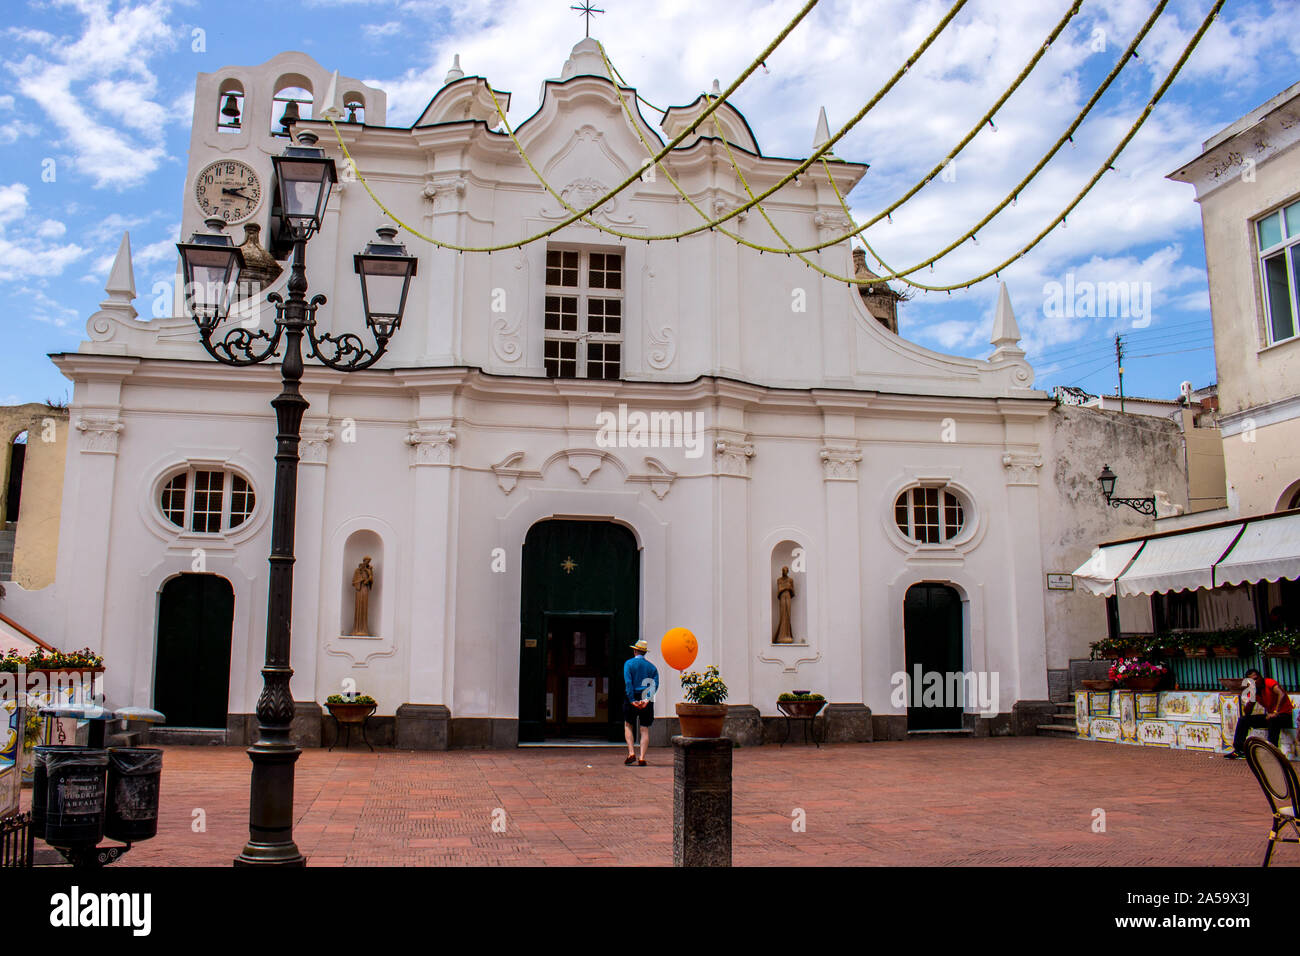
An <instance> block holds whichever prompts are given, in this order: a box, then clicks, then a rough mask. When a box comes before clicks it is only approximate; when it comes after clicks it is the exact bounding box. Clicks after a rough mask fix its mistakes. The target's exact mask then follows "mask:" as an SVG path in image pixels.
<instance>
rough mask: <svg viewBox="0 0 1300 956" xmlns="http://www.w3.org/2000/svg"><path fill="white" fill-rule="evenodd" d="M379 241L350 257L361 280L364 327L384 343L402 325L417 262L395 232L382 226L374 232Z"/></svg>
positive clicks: (391, 228)
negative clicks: (369, 329)
mask: <svg viewBox="0 0 1300 956" xmlns="http://www.w3.org/2000/svg"><path fill="white" fill-rule="evenodd" d="M375 232H376V233H377V234H378V236H379V239H378V241H375V240H373V239H372V240H371V241H370V242H368V243H366V248H365V251H363V252H359V253H357V254H356V255H355V256H353V257H352V261H353V265H354V267H355V268H356V272H357V275H359V276H361V304H362V306H363V307H364V308H365V311H366V324H367V325H368V326H370V328H371V329H372V330H373V331H374V333H375V338H376V339H378V340H380V341H386V340H387V339H389V338H391V337H392V335H393V333H394V332H396V331H397V329H398V328H399V327H400V326H401V324H402V313H403V312H404V311H405V310H406V294H407V292H408V291H410V288H411V277H412V276H414V275H415V269H416V265H417V261H416V258H415V256H412V255H409V254H408V253H407V251H406V246H404V245H402V243H400V242H398V241H397V228H396V227H395V226H390V225H388V224H384V225H382V226H380V227H379V228H378V229H376V230H375Z"/></svg>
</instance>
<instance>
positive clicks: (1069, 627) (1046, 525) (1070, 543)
mask: <svg viewBox="0 0 1300 956" xmlns="http://www.w3.org/2000/svg"><path fill="white" fill-rule="evenodd" d="M1049 421H1050V423H1051V425H1050V428H1049V429H1048V432H1049V435H1050V447H1049V451H1048V453H1047V454H1045V455H1044V458H1045V459H1046V464H1045V465H1044V468H1043V470H1044V472H1047V471H1048V469H1049V468H1050V469H1051V474H1050V475H1048V474H1044V475H1043V483H1044V485H1046V484H1047V483H1048V482H1049V481H1050V482H1051V484H1052V486H1053V492H1054V493H1051V494H1049V493H1045V494H1043V495H1042V498H1041V500H1042V502H1043V505H1042V509H1041V512H1040V516H1039V520H1040V522H1041V526H1042V529H1043V532H1042V533H1043V569H1044V571H1061V572H1067V573H1068V572H1071V571H1073V570H1074V569H1075V568H1077V567H1078V566H1079V565H1081V564H1083V562H1084V561H1086V560H1087V559H1088V556H1089V555H1090V554H1092V549H1093V548H1094V547H1096V546H1097V545H1098V544H1100V543H1101V542H1103V541H1112V540H1115V539H1117V538H1125V537H1130V536H1133V535H1139V534H1143V533H1147V532H1151V531H1154V530H1157V528H1156V522H1155V521H1153V520H1152V519H1151V518H1149V517H1146V516H1145V515H1140V514H1138V513H1137V512H1136V511H1133V510H1132V509H1131V508H1128V507H1120V508H1112V507H1110V506H1108V505H1107V504H1106V502H1105V499H1104V498H1102V496H1101V486H1100V485H1099V484H1098V482H1097V475H1098V474H1099V473H1100V472H1101V468H1102V465H1106V464H1108V465H1110V467H1111V470H1112V471H1114V472H1115V474H1116V475H1118V476H1119V480H1118V481H1117V482H1116V483H1115V494H1116V495H1117V496H1120V497H1126V498H1141V497H1146V496H1148V495H1150V494H1152V493H1153V492H1154V491H1155V490H1157V489H1158V490H1160V491H1163V492H1166V493H1167V494H1168V495H1169V497H1170V499H1171V500H1172V501H1173V502H1174V504H1177V505H1181V506H1182V507H1183V508H1184V509H1185V508H1186V507H1187V490H1186V489H1187V473H1186V471H1185V468H1184V459H1183V436H1182V433H1181V432H1180V431H1179V429H1178V426H1177V425H1176V424H1175V423H1174V422H1171V421H1167V420H1164V419H1159V418H1153V417H1150V416H1146V415H1124V414H1120V413H1118V412H1106V411H1101V410H1099V409H1093V408H1080V407H1076V406H1068V405H1061V406H1057V408H1056V409H1054V410H1053V412H1052V414H1051V416H1050V417H1049ZM1042 587H1043V589H1044V592H1043V593H1044V599H1043V600H1044V605H1045V616H1046V619H1047V634H1046V641H1047V666H1048V668H1049V669H1059V668H1064V667H1066V666H1068V664H1069V661H1070V659H1071V658H1079V657H1087V656H1088V645H1089V644H1090V643H1091V642H1093V641H1096V640H1099V639H1100V638H1103V637H1105V636H1106V603H1105V601H1104V600H1103V599H1101V598H1099V597H1094V596H1093V595H1092V594H1091V593H1090V592H1089V591H1087V590H1085V589H1081V588H1076V589H1075V590H1073V591H1048V590H1046V588H1047V583H1046V581H1044V582H1043V583H1042Z"/></svg>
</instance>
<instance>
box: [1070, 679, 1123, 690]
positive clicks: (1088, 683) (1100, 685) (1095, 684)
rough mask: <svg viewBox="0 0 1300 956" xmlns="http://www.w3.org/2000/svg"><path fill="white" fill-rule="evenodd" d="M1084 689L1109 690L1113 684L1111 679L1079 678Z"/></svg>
mask: <svg viewBox="0 0 1300 956" xmlns="http://www.w3.org/2000/svg"><path fill="white" fill-rule="evenodd" d="M1079 683H1080V684H1082V685H1083V689H1084V690H1110V689H1111V688H1113V687H1114V686H1115V682H1114V681H1113V680H1081V681H1079Z"/></svg>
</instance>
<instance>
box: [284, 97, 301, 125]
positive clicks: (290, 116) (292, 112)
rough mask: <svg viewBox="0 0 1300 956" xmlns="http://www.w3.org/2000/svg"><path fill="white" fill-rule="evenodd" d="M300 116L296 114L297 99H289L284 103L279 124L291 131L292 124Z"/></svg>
mask: <svg viewBox="0 0 1300 956" xmlns="http://www.w3.org/2000/svg"><path fill="white" fill-rule="evenodd" d="M301 118H302V117H300V116H299V115H298V101H297V100H290V101H289V102H288V103H286V104H285V107H284V115H283V116H281V117H280V125H281V126H283V127H284V129H285V131H286V132H291V131H292V129H293V124H294V123H296V122H298V120H299V119H301Z"/></svg>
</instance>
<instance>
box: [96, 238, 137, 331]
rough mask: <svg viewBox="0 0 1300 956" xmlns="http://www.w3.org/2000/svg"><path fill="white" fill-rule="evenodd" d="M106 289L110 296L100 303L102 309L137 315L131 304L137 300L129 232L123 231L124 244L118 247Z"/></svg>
mask: <svg viewBox="0 0 1300 956" xmlns="http://www.w3.org/2000/svg"><path fill="white" fill-rule="evenodd" d="M104 291H105V292H106V293H108V298H107V299H105V300H104V301H103V302H101V303H100V304H99V307H100V308H101V309H104V310H108V311H114V312H129V313H130V315H131V318H133V319H134V318H135V317H136V315H137V314H138V313H137V312H136V311H135V306H133V305H132V304H131V303H132V302H134V301H135V270H134V269H132V267H131V234H130V233H128V232H124V233H122V244H121V245H119V246H118V247H117V255H116V256H115V257H114V259H113V268H112V269H110V270H109V273H108V282H107V283H105V284H104Z"/></svg>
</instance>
